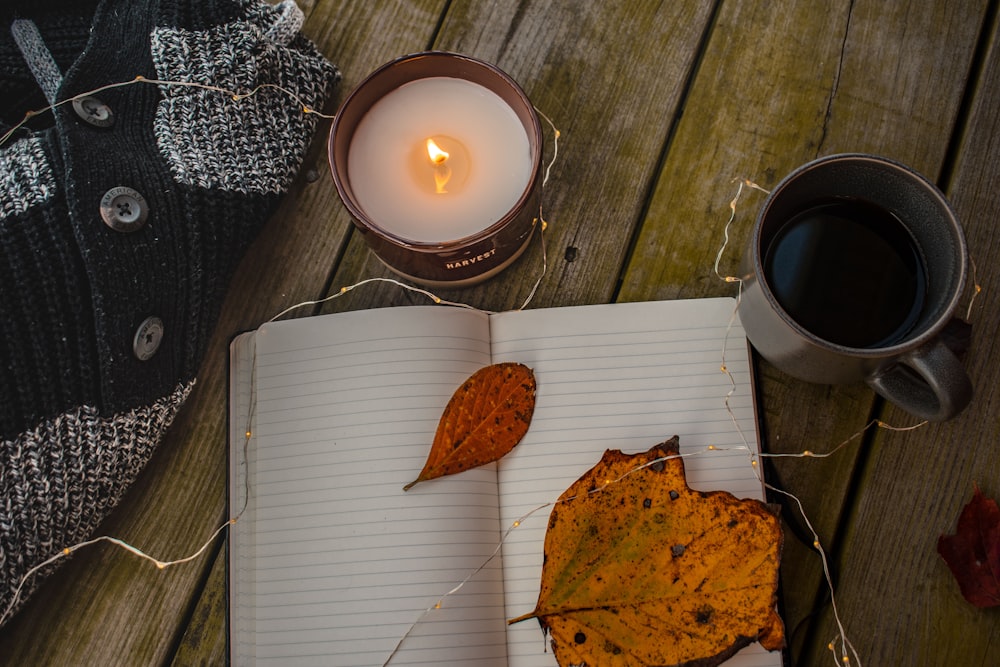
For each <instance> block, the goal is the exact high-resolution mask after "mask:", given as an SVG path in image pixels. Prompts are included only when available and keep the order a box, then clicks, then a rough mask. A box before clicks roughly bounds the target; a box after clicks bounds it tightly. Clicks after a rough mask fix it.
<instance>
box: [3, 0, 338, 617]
mask: <svg viewBox="0 0 1000 667" xmlns="http://www.w3.org/2000/svg"><path fill="white" fill-rule="evenodd" d="M4 4H5V5H7V7H6V9H2V10H0V16H2V17H3V18H4V19H5V20H4V21H3V25H2V30H0V114H2V115H0V133H4V132H6V131H8V130H9V129H10V128H12V127H13V126H14V125H15V124H17V123H18V122H20V121H21V120H22V119H23V118H24V115H25V112H27V111H29V110H39V109H42V108H44V107H46V106H47V105H48V104H50V103H54V102H56V101H63V100H68V99H70V98H74V96H79V95H82V94H85V93H87V94H88V95H87V96H86V97H82V98H77V99H76V100H75V101H74V102H73V103H66V104H61V105H59V106H58V107H57V108H56V109H54V110H52V111H47V112H45V113H42V114H38V115H37V116H33V117H32V118H31V119H30V121H29V122H28V123H27V125H26V126H24V127H21V128H19V129H17V130H16V131H15V132H14V133H13V134H12V135H11V136H10V137H9V138H7V139H6V140H5V141H3V143H0V373H2V374H3V375H2V381H0V615H2V614H3V612H4V611H5V610H6V609H7V607H8V605H9V604H10V603H11V601H12V600H13V595H14V592H15V590H16V589H17V587H18V585H19V584H20V582H21V580H22V578H23V576H24V575H25V573H26V572H27V571H28V570H29V569H30V568H32V567H33V566H35V565H37V564H38V563H40V562H41V561H43V560H45V559H47V558H49V557H51V556H53V555H54V554H56V553H58V552H59V550H60V549H62V548H63V547H65V546H69V545H72V544H75V543H77V542H80V541H82V540H84V539H86V538H87V537H88V536H91V534H92V533H93V531H94V530H95V529H96V527H97V525H98V524H99V522H100V521H101V520H102V519H103V518H104V517H105V516H106V515H107V513H108V512H109V511H110V510H111V509H112V508H113V507H114V505H115V504H116V503H117V502H118V500H119V499H120V498H121V496H122V495H123V493H124V491H125V490H126V488H127V487H128V486H129V485H130V484H131V483H132V481H134V479H135V478H136V476H137V474H138V473H139V471H140V470H141V469H142V467H143V465H144V464H145V463H146V462H147V460H148V459H149V457H150V455H151V454H152V452H153V450H154V448H155V447H156V445H157V443H158V442H159V441H160V439H161V436H162V434H163V432H164V429H166V428H167V426H168V425H169V424H170V422H171V420H172V419H173V418H174V415H175V414H176V413H177V410H178V408H179V407H180V406H181V404H182V402H183V401H184V399H185V397H186V396H187V394H188V392H189V390H190V388H191V386H192V384H193V383H194V381H195V373H196V371H197V369H198V366H199V363H200V361H201V357H202V355H203V352H204V349H205V344H206V343H207V339H208V336H209V334H210V333H211V330H212V328H213V325H214V323H215V319H216V317H217V314H218V309H219V307H220V305H221V301H222V297H223V295H224V291H225V289H226V286H227V283H228V280H229V278H230V277H231V274H232V272H233V270H234V268H235V267H236V264H237V263H238V261H239V259H240V258H241V256H242V255H243V254H244V251H245V250H246V248H247V246H248V245H249V243H250V242H251V240H252V239H253V238H254V236H255V234H256V233H257V232H258V230H259V229H260V227H261V226H262V224H263V223H264V221H265V220H266V219H267V218H268V216H269V214H270V213H271V212H272V211H273V210H274V207H275V206H276V204H277V202H278V199H279V197H280V196H281V194H282V193H283V192H285V190H286V189H287V187H288V185H289V183H290V181H291V180H292V178H293V177H294V175H295V174H296V172H297V170H298V169H299V167H300V165H301V162H302V159H303V157H304V153H305V150H306V147H307V145H308V143H309V142H310V140H311V138H312V135H313V133H314V130H315V120H316V116H315V115H313V114H304V113H303V112H302V109H301V105H302V104H303V103H304V104H306V105H309V106H310V107H313V108H318V107H321V106H322V104H323V102H324V100H325V98H326V95H327V94H328V92H329V89H330V87H331V86H332V84H334V83H335V81H336V80H337V79H338V78H339V73H338V72H337V71H336V69H335V68H334V67H333V66H332V65H331V64H329V63H328V62H326V61H325V60H324V59H323V57H322V56H321V55H320V54H319V53H318V51H317V50H316V49H315V47H314V46H313V45H312V44H311V43H310V42H308V41H307V40H306V39H305V38H304V37H302V36H301V35H300V34H299V28H300V27H301V23H302V14H301V12H300V11H299V10H298V8H297V7H296V6H295V4H294V2H292V1H291V0H287V1H286V2H283V3H281V4H280V5H278V6H270V5H267V4H264V3H260V2H257V1H256V0H117V1H116V0H100V1H98V0H57V1H56V2H51V1H50V2H40V1H39V0H28V1H25V0H14V1H13V2H12V1H11V0H4ZM11 5H13V6H11ZM137 76H142V77H145V78H147V79H158V80H161V81H171V82H177V81H182V82H192V83H198V84H205V85H208V86H217V87H221V88H224V89H226V90H231V91H236V92H250V91H251V90H252V89H254V87H256V86H258V85H259V84H262V83H273V84H277V85H280V86H281V87H282V88H284V89H285V90H287V91H290V92H291V93H294V95H296V96H297V98H298V99H297V100H296V99H294V98H292V97H291V96H289V95H288V94H287V93H285V92H282V91H279V90H276V89H274V88H265V89H262V90H261V91H260V92H259V93H257V94H255V95H253V96H251V97H248V98H245V99H242V100H240V101H235V100H233V99H232V96H231V95H227V94H224V93H220V92H218V91H216V90H210V89H206V88H203V87H194V86H178V85H167V84H159V85H157V84H152V83H148V82H139V83H132V84H130V85H125V86H119V87H111V88H107V89H104V90H100V91H98V92H92V91H94V90H95V89H98V88H101V87H102V86H107V85H108V84H115V83H122V82H129V81H133V80H134V79H135V78H136V77H137ZM37 579H38V577H32V578H31V579H30V580H29V582H28V584H27V585H26V586H25V589H24V590H22V591H21V599H23V597H24V595H25V593H26V592H27V591H28V590H30V589H31V588H33V587H34V584H36V583H37Z"/></svg>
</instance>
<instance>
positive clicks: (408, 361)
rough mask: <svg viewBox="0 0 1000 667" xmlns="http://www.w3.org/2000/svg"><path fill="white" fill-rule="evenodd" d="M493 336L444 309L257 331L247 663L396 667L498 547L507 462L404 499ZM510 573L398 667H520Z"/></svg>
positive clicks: (482, 590)
mask: <svg viewBox="0 0 1000 667" xmlns="http://www.w3.org/2000/svg"><path fill="white" fill-rule="evenodd" d="M396 311H399V312H396ZM403 312H406V313H407V317H404V318H403V320H402V321H401V320H400V319H399V317H400V316H401V315H402V313H403ZM487 337H488V323H487V320H486V317H485V316H484V315H482V314H478V313H472V312H470V311H465V312H458V311H454V310H449V309H441V308H426V309H410V308H407V309H384V310H373V311H362V312H357V313H347V314H344V315H336V316H331V317H325V318H324V317H321V318H309V319H302V320H293V321H288V322H281V323H278V324H274V325H265V326H264V327H262V328H261V329H260V330H259V331H258V332H257V333H256V335H255V336H254V338H255V340H256V348H257V350H256V368H255V371H254V373H255V383H256V405H255V413H254V417H255V419H254V436H253V443H252V444H253V456H252V457H251V458H250V465H249V467H248V470H249V474H250V488H251V499H250V508H251V510H252V513H251V514H249V515H247V517H245V518H246V520H245V521H241V522H240V523H238V524H237V528H238V530H237V532H236V536H235V539H236V540H237V542H236V544H237V547H238V548H240V549H242V548H243V546H244V545H245V546H247V547H248V548H249V551H248V552H243V551H240V552H239V553H238V554H237V555H236V558H235V562H234V567H235V568H237V569H239V570H240V572H241V573H242V576H243V578H244V579H245V580H246V582H245V585H243V584H241V587H242V588H241V591H240V592H241V593H243V592H246V591H249V594H247V595H246V596H245V597H246V599H241V600H240V601H239V604H238V605H237V606H236V613H237V614H238V615H240V616H242V617H245V619H244V620H245V621H247V623H246V624H247V625H248V626H250V627H252V630H251V631H250V632H244V633H242V634H238V635H234V644H235V642H236V641H240V642H243V644H242V645H234V647H233V651H234V664H241V665H242V664H251V663H256V664H260V665H266V664H281V665H283V666H288V665H317V664H322V665H381V664H383V662H384V661H385V660H386V659H387V658H388V657H389V655H390V654H391V652H392V650H393V648H394V647H395V646H396V644H397V642H398V641H399V639H400V638H401V637H402V636H403V635H404V634H405V633H406V632H407V630H408V629H409V628H410V626H411V625H412V624H413V623H414V621H416V620H417V619H418V618H419V617H420V615H421V613H422V612H423V611H424V610H425V609H427V608H428V607H430V606H432V605H433V604H434V603H435V602H436V601H437V600H438V599H439V598H440V597H441V596H443V595H444V594H445V593H447V592H448V591H449V590H450V589H451V588H452V587H453V586H455V584H456V583H458V582H459V581H461V580H462V579H463V578H465V577H466V576H468V574H470V573H471V572H473V571H474V570H475V569H476V568H478V567H479V566H480V565H481V564H482V563H483V562H484V561H485V560H486V559H487V558H488V557H489V555H490V554H491V553H493V552H494V551H495V550H496V546H497V535H498V531H499V527H498V526H499V524H498V510H497V495H496V494H497V490H496V472H495V469H494V468H492V467H491V468H484V469H480V470H475V471H470V472H469V473H468V474H465V475H462V476H461V478H454V479H449V480H447V483H440V481H439V482H427V483H423V484H418V485H417V486H416V487H414V488H413V489H412V490H410V491H408V492H405V493H404V492H403V490H402V487H403V485H404V484H406V483H407V482H410V481H412V480H413V479H414V478H415V477H416V476H417V474H418V473H419V472H420V469H421V468H422V467H423V464H424V460H425V459H426V457H427V452H428V450H429V448H430V443H431V442H432V440H433V437H434V432H435V429H436V428H437V422H438V419H439V417H440V415H441V412H442V411H443V410H444V406H445V404H446V403H447V402H448V399H449V398H450V397H451V394H452V393H453V392H454V390H455V389H456V388H457V387H458V386H459V385H460V384H461V383H462V382H463V381H464V380H465V379H466V378H467V377H468V376H469V375H471V374H472V373H473V372H475V371H476V370H477V369H479V368H480V367H482V366H484V365H487V364H488V363H489V360H490V357H489V344H488V341H487ZM499 565H500V564H499V560H497V561H495V562H494V563H493V564H492V565H491V566H490V567H488V568H487V569H486V570H485V571H484V572H482V573H480V574H479V575H477V576H476V577H475V579H473V580H472V581H470V582H469V583H468V584H467V585H466V586H465V587H464V588H463V589H462V590H461V591H460V592H459V593H458V594H456V595H454V596H450V597H448V598H447V600H446V601H445V604H444V607H443V608H442V609H440V610H435V611H434V612H433V613H432V614H430V615H429V616H428V618H427V619H426V620H425V621H423V622H421V623H419V624H417V626H416V627H415V628H414V631H413V632H412V633H411V635H410V636H409V637H408V638H407V640H406V643H405V646H404V650H402V651H401V652H400V653H398V654H397V655H396V656H395V657H394V658H393V661H392V664H393V665H396V664H399V665H468V664H470V663H472V662H475V663H476V664H483V665H491V664H492V665H506V664H507V663H506V659H505V657H504V655H505V647H504V621H503V599H502V585H501V581H500V574H501V573H500V567H499ZM459 628H462V629H461V630H459Z"/></svg>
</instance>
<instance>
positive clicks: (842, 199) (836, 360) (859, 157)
mask: <svg viewBox="0 0 1000 667" xmlns="http://www.w3.org/2000/svg"><path fill="white" fill-rule="evenodd" d="M967 264H968V258H967V253H966V246H965V237H964V234H963V232H962V228H961V225H959V223H958V220H957V219H956V217H955V214H954V213H953V212H952V210H951V207H950V205H949V204H948V201H947V200H946V199H945V197H944V195H942V194H941V192H940V191H939V190H938V189H937V188H936V187H935V186H934V185H933V184H932V183H930V182H929V181H927V180H926V179H925V178H924V177H922V176H921V175H920V174H918V173H916V172H914V171H913V170H912V169H910V168H908V167H906V166H904V165H902V164H899V163H896V162H893V161H891V160H888V159H885V158H881V157H876V156H873V155H864V154H843V155H831V156H828V157H824V158H820V159H817V160H815V161H813V162H810V163H808V164H805V165H803V166H801V167H799V168H798V169H796V170H795V171H793V172H792V173H791V174H789V175H788V176H786V177H785V178H784V179H783V180H782V181H781V182H780V183H779V184H778V185H777V186H776V187H775V188H774V190H772V191H771V193H770V194H769V195H768V197H767V199H766V201H765V202H764V205H763V207H762V208H761V210H760V213H759V214H758V216H757V220H756V222H755V224H754V228H753V233H752V236H751V238H750V242H749V244H748V245H747V249H746V252H745V254H744V257H743V266H742V278H743V292H742V296H741V300H740V306H739V314H740V320H741V321H742V323H743V327H744V329H745V330H746V335H747V338H748V339H749V340H750V342H751V343H752V344H753V346H754V347H755V348H756V349H757V351H758V352H759V353H760V355H761V356H762V357H764V358H765V359H767V360H768V361H769V362H771V363H772V364H773V365H774V366H776V367H777V368H779V369H781V370H783V371H785V372H787V373H788V374H790V375H793V376H795V377H798V378H800V379H803V380H807V381H810V382H816V383H821V384H843V383H852V382H857V381H861V380H863V381H865V382H867V383H868V384H869V385H870V386H871V387H872V388H873V389H874V390H875V391H876V392H878V393H879V394H880V395H882V396H884V397H885V398H886V399H888V400H889V401H891V402H893V403H895V404H896V405H898V406H900V407H901V408H903V409H904V410H906V411H908V412H910V413H912V414H914V415H916V416H917V417H920V418H923V419H929V420H933V421H940V420H945V419H950V418H952V417H954V416H955V415H957V414H958V413H959V412H961V410H962V409H963V408H965V406H966V405H967V404H968V403H969V401H970V399H971V398H972V384H971V382H970V381H969V376H968V374H967V373H966V371H965V369H964V368H963V367H962V364H961V362H960V361H959V360H958V358H957V357H956V356H955V354H954V353H953V352H952V351H951V350H950V349H949V348H948V346H946V345H945V344H944V343H943V342H942V338H941V332H942V330H943V329H944V328H945V326H946V325H947V324H948V323H949V321H951V319H952V316H953V314H954V312H955V309H956V307H957V306H958V303H959V300H960V299H961V297H962V293H963V288H964V286H965V279H966V271H967Z"/></svg>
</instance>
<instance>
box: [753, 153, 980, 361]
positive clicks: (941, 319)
mask: <svg viewBox="0 0 1000 667" xmlns="http://www.w3.org/2000/svg"><path fill="white" fill-rule="evenodd" d="M833 162H859V163H861V162H868V163H873V164H878V165H882V166H889V167H891V168H893V169H896V170H898V171H900V172H902V173H903V174H904V175H905V176H906V177H908V178H910V179H912V180H914V181H916V182H917V183H919V184H920V185H922V186H923V187H924V189H925V190H926V191H927V193H928V194H930V195H931V196H932V197H933V198H934V200H935V202H936V203H937V204H939V205H940V207H941V209H942V210H943V211H944V212H945V213H946V214H947V219H948V221H949V222H950V224H949V225H948V227H949V229H950V233H951V235H952V236H953V238H954V241H955V249H956V251H957V252H956V255H957V257H956V259H957V264H956V271H957V274H958V280H957V282H956V284H955V285H954V288H953V289H952V292H951V294H950V295H948V298H947V299H946V300H945V301H944V303H943V304H942V305H941V306H940V307H939V308H938V311H939V312H938V313H937V314H935V315H934V318H933V319H932V320H931V321H930V322H929V324H927V325H925V326H924V327H923V328H922V330H920V331H919V333H917V334H916V335H915V336H911V335H909V334H908V335H906V336H904V338H903V340H901V341H898V342H895V343H892V344H890V345H884V346H879V347H853V346H850V345H844V344H842V343H835V342H833V341H830V340H827V339H825V338H823V337H821V336H818V335H817V334H815V333H813V332H812V331H810V330H809V329H806V328H805V327H803V326H802V325H801V324H799V323H798V321H796V320H795V318H793V317H792V316H791V315H790V314H789V313H788V312H787V311H786V310H785V308H784V306H782V305H781V303H780V302H779V301H778V299H777V297H776V296H775V295H774V293H773V291H772V290H771V286H770V285H769V284H768V281H767V279H766V274H765V273H764V254H765V253H764V248H762V247H761V230H762V227H763V223H764V218H765V217H766V215H767V214H768V212H769V211H770V210H771V208H772V205H773V203H774V202H775V200H776V199H777V198H778V196H780V195H781V193H782V192H783V191H784V190H785V189H787V187H788V186H789V184H790V183H792V182H793V181H794V180H795V179H797V178H798V177H799V176H801V175H802V174H804V173H806V172H809V171H812V170H814V169H816V168H817V167H820V166H823V165H826V164H829V163H833ZM750 243H751V248H752V260H753V262H752V267H751V268H752V271H753V273H754V275H755V276H756V282H758V283H759V285H760V288H761V293H762V294H763V295H764V298H765V299H767V302H768V305H769V306H770V307H771V308H773V309H774V312H775V313H777V314H778V316H779V317H780V318H781V320H782V321H783V322H784V323H785V325H786V326H788V327H790V328H791V329H792V330H793V331H795V332H796V333H797V334H799V335H801V336H802V337H803V338H804V339H805V340H808V341H809V342H810V343H811V344H813V345H816V346H817V347H822V348H824V349H827V350H830V351H833V352H835V353H837V354H841V355H848V356H852V357H857V358H882V357H886V356H896V355H899V354H902V353H905V352H908V351H910V350H915V349H917V348H920V347H922V346H924V345H926V344H928V343H929V342H931V341H932V340H933V339H934V338H935V337H937V335H938V334H939V333H940V332H941V330H942V329H944V327H945V326H946V325H947V324H948V322H949V321H950V320H951V318H952V316H953V313H954V312H955V310H956V308H957V307H958V303H959V301H960V300H961V298H962V296H963V294H964V291H965V283H966V279H967V274H968V263H969V259H968V248H967V245H966V240H965V233H964V231H963V229H962V225H961V223H960V222H959V220H958V217H957V216H956V215H955V212H954V210H953V209H952V207H951V204H950V203H949V201H948V199H947V197H945V195H944V193H943V192H942V191H941V190H940V188H938V187H937V185H935V184H934V183H933V182H931V181H930V180H929V179H927V178H926V177H925V176H924V175H923V174H921V173H919V172H918V171H916V170H915V169H913V168H911V167H909V166H907V165H905V164H903V163H902V162H899V161H898V160H894V159H892V158H887V157H883V156H879V155H874V154H871V153H859V152H856V153H835V154H831V155H826V156H822V157H818V158H815V159H813V160H810V161H809V162H806V163H805V164H802V165H799V166H798V167H796V168H795V169H793V170H792V171H791V172H789V173H788V174H787V175H786V176H785V177H784V178H782V179H781V180H780V181H779V182H778V184H777V185H775V186H774V188H772V190H771V191H770V192H769V193H768V195H767V198H766V199H765V200H764V203H763V204H762V205H761V208H760V210H759V211H758V213H757V217H756V219H755V220H754V225H753V231H752V235H751V239H750ZM911 333H912V332H911Z"/></svg>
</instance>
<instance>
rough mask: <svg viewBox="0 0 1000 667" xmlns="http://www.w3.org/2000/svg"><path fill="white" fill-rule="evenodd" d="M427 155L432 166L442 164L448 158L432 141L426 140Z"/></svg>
mask: <svg viewBox="0 0 1000 667" xmlns="http://www.w3.org/2000/svg"><path fill="white" fill-rule="evenodd" d="M427 155H428V157H430V159H431V162H433V163H434V164H443V163H444V161H445V160H447V159H448V157H449V155H448V153H447V152H446V151H443V150H441V147H440V146H438V145H437V144H436V143H434V140H433V139H428V140H427Z"/></svg>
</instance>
